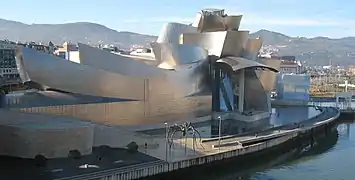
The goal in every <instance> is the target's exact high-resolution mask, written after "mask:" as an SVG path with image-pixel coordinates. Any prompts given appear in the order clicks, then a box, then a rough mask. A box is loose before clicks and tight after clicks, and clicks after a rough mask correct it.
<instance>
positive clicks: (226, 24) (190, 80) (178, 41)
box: [16, 11, 278, 125]
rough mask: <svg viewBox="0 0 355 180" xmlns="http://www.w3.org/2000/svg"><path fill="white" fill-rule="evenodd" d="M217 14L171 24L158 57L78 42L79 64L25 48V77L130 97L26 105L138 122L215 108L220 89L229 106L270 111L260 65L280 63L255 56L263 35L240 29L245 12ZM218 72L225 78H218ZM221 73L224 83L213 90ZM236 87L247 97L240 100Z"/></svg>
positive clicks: (20, 60)
mask: <svg viewBox="0 0 355 180" xmlns="http://www.w3.org/2000/svg"><path fill="white" fill-rule="evenodd" d="M216 12H217V11H216ZM218 12H219V11H218ZM211 13H212V14H213V15H208V16H203V17H202V19H203V21H202V22H201V23H202V24H199V27H198V28H200V32H198V31H197V29H198V28H197V27H193V26H190V25H184V24H179V23H168V24H167V25H165V26H164V28H163V30H162V32H161V34H160V36H159V38H158V39H157V42H156V43H152V44H151V46H152V49H153V52H154V57H155V58H152V57H139V58H138V57H136V56H128V55H119V54H112V53H109V52H106V51H104V50H100V49H98V48H93V47H90V46H88V45H84V44H79V52H80V64H79V63H74V62H70V61H67V60H64V59H61V58H58V57H55V56H53V55H49V54H44V53H40V52H36V51H33V50H31V49H27V48H20V49H19V51H18V54H17V58H16V61H17V64H18V69H19V71H20V75H21V79H22V80H23V82H28V83H33V84H38V85H40V86H43V87H47V86H48V87H50V88H52V89H57V90H61V91H65V92H72V93H77V94H82V95H91V96H96V97H110V98H119V99H125V100H128V101H125V102H116V101H115V102H104V103H95V102H93V103H92V104H70V105H68V104H66V105H61V106H56V107H44V108H42V107H38V108H24V109H21V110H22V111H26V112H40V113H47V114H55V115H66V116H73V117H76V118H80V119H85V120H89V121H93V122H100V123H108V124H119V125H133V124H142V123H149V122H164V121H167V120H173V119H181V118H186V117H191V118H192V117H196V116H199V115H201V114H206V113H211V110H212V98H213V92H214V91H218V92H219V91H221V92H222V93H224V94H226V95H221V96H220V93H218V97H219V96H220V97H219V98H221V99H223V100H224V101H222V102H225V104H226V106H227V105H228V106H230V107H226V108H225V109H224V110H228V111H229V110H230V111H236V110H237V109H238V112H240V113H243V112H244V111H254V110H256V111H264V112H267V111H268V108H269V107H268V104H267V93H266V91H268V90H269V89H270V87H268V86H267V84H266V82H267V79H266V78H265V77H267V76H266V75H264V74H262V73H259V70H257V69H260V70H267V71H269V72H272V73H274V72H278V70H277V68H275V65H269V64H268V62H267V63H259V62H257V61H255V57H256V55H257V53H258V51H259V49H260V46H261V40H260V39H255V40H249V41H248V37H249V36H248V35H249V32H248V31H238V30H237V29H238V27H239V24H240V20H241V16H225V15H223V16H220V14H219V15H216V14H218V13H214V11H213V12H211ZM220 13H222V11H220ZM214 16H218V18H217V17H214ZM213 18H215V19H213ZM219 20H220V21H219ZM208 31H213V32H208ZM148 62H149V63H148ZM257 72H258V73H257ZM218 73H219V74H220V75H219V76H221V77H216V75H217V74H218ZM222 76H223V77H222ZM270 76H271V75H270ZM244 77H245V78H244ZM222 80H223V83H222V85H223V88H224V90H223V91H222V90H220V89H218V90H217V89H214V88H216V87H217V86H219V85H216V84H219V83H221V82H222ZM239 86H240V87H239ZM221 87H222V86H221ZM218 88H219V87H218ZM236 88H238V91H240V92H241V94H239V95H238V97H239V96H243V97H241V98H243V99H244V100H238V101H237V100H235V99H234V98H236V97H235V96H236V95H235V94H234V92H237V90H236ZM244 92H245V93H244ZM214 97H217V95H215V96H214ZM244 102H245V103H244ZM235 107H238V108H235ZM240 107H244V108H240ZM53 109H55V110H53ZM217 111H218V110H217Z"/></svg>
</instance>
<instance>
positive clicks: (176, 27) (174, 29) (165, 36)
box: [156, 23, 197, 44]
mask: <svg viewBox="0 0 355 180" xmlns="http://www.w3.org/2000/svg"><path fill="white" fill-rule="evenodd" d="M194 32H197V30H196V27H193V26H190V25H186V24H180V23H168V24H165V25H164V27H163V29H162V30H161V32H160V34H159V37H158V39H157V41H156V42H157V43H172V44H179V38H180V35H181V34H183V33H194Z"/></svg>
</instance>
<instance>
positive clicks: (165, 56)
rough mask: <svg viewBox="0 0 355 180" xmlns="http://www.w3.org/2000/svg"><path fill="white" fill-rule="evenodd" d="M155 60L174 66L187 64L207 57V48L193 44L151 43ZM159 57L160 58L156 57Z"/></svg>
mask: <svg viewBox="0 0 355 180" xmlns="http://www.w3.org/2000/svg"><path fill="white" fill-rule="evenodd" d="M152 48H153V51H154V53H156V54H159V55H158V56H156V58H157V61H159V62H161V63H164V64H167V65H169V66H170V67H171V68H175V67H176V66H178V65H182V64H189V63H193V62H197V61H201V60H206V59H207V57H208V52H207V50H205V49H203V48H201V47H199V46H194V45H186V44H171V43H154V44H152ZM158 58H161V59H158Z"/></svg>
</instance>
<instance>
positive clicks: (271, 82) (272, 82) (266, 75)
mask: <svg viewBox="0 0 355 180" xmlns="http://www.w3.org/2000/svg"><path fill="white" fill-rule="evenodd" d="M259 62H260V63H262V64H265V65H266V66H269V67H273V68H275V69H277V70H279V69H280V64H281V60H278V59H266V60H260V61H259ZM257 75H258V77H259V79H260V82H261V84H262V85H263V87H264V89H265V90H268V91H271V90H274V89H275V86H276V80H277V74H275V73H274V72H270V71H258V72H257Z"/></svg>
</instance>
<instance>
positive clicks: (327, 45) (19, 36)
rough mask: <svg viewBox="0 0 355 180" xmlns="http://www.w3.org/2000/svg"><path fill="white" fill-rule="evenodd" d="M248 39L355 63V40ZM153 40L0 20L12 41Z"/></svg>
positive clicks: (75, 25)
mask: <svg viewBox="0 0 355 180" xmlns="http://www.w3.org/2000/svg"><path fill="white" fill-rule="evenodd" d="M250 37H252V38H255V37H261V38H262V39H263V42H264V48H263V50H265V51H266V52H269V51H270V52H272V53H276V54H277V55H294V56H296V58H297V59H298V60H301V61H306V62H307V63H309V64H318V65H328V63H329V61H330V60H331V61H332V63H334V65H350V64H354V63H353V62H354V60H355V37H343V38H329V37H321V36H320V37H312V38H307V37H292V36H288V35H285V34H282V33H279V32H274V31H269V30H266V29H261V30H259V31H256V32H254V33H251V34H250ZM156 38H157V36H153V35H146V34H140V33H135V32H129V31H117V30H114V29H110V28H108V27H107V26H104V25H101V24H97V23H92V22H72V23H64V24H25V23H22V22H19V21H12V20H6V19H1V18H0V39H8V40H11V41H21V42H26V41H35V42H43V43H47V42H49V41H52V42H53V43H56V44H61V43H63V42H66V41H67V42H73V43H76V42H82V43H87V44H98V43H103V44H114V45H116V46H118V47H119V48H121V49H128V48H130V47H132V46H134V45H141V46H149V43H151V42H153V41H155V40H156Z"/></svg>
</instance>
